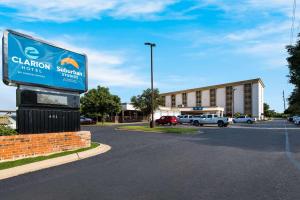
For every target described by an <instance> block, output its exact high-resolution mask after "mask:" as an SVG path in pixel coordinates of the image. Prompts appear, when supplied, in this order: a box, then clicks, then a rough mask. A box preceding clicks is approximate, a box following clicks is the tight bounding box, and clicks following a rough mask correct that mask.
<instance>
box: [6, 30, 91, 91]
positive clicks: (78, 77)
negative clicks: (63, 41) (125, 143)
mask: <svg viewBox="0 0 300 200" xmlns="http://www.w3.org/2000/svg"><path fill="white" fill-rule="evenodd" d="M2 54H3V55H2V57H3V73H2V74H3V82H4V83H5V84H7V85H30V86H39V87H46V88H53V89H59V90H64V91H74V92H80V93H82V92H85V91H87V57H86V55H84V54H80V53H76V52H73V51H70V50H66V49H64V48H61V47H57V46H55V45H53V44H50V43H47V42H45V41H42V40H39V39H35V38H33V37H31V36H28V35H24V34H21V33H18V32H15V31H12V30H6V31H5V32H4V35H3V38H2Z"/></svg>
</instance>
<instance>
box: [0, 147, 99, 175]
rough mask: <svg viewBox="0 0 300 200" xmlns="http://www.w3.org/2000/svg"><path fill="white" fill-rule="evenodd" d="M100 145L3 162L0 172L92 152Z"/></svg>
mask: <svg viewBox="0 0 300 200" xmlns="http://www.w3.org/2000/svg"><path fill="white" fill-rule="evenodd" d="M99 145H100V144H98V143H95V142H92V144H91V146H90V147H87V148H82V149H78V150H74V151H64V152H60V153H55V154H51V155H49V156H38V157H34V158H24V159H20V160H14V161H7V162H3V163H0V170H2V169H8V168H12V167H17V166H20V165H26V164H29V163H34V162H38V161H42V160H47V159H51V158H57V157H61V156H66V155H70V154H73V153H78V152H82V151H86V150H90V149H93V148H96V147H98V146H99Z"/></svg>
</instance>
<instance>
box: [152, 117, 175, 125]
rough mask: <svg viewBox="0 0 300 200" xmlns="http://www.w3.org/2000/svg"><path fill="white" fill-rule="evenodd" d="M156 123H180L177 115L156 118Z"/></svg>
mask: <svg viewBox="0 0 300 200" xmlns="http://www.w3.org/2000/svg"><path fill="white" fill-rule="evenodd" d="M155 124H156V125H166V124H167V125H170V126H171V125H174V126H175V125H176V124H178V120H177V117H175V116H161V117H160V118H159V119H157V120H155Z"/></svg>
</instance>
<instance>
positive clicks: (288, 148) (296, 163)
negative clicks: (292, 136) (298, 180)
mask: <svg viewBox="0 0 300 200" xmlns="http://www.w3.org/2000/svg"><path fill="white" fill-rule="evenodd" d="M284 127H285V155H286V156H287V158H288V159H289V161H290V162H291V163H293V165H294V166H295V167H296V168H297V169H298V170H299V171H300V162H299V161H297V160H295V159H294V158H293V154H292V152H291V146H290V140H289V133H288V131H287V128H286V124H284Z"/></svg>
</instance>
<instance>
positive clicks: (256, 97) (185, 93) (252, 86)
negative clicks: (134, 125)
mask: <svg viewBox="0 0 300 200" xmlns="http://www.w3.org/2000/svg"><path fill="white" fill-rule="evenodd" d="M264 87H265V85H264V83H263V81H262V80H261V79H260V78H257V79H251V80H244V81H238V82H232V83H225V84H219V85H212V86H206V87H200V88H193V89H186V90H180V91H174V92H167V93H162V94H161V96H162V97H163V99H164V105H163V106H164V107H166V108H170V109H175V108H176V109H179V111H180V112H181V114H208V113H209V114H215V113H216V114H219V115H221V116H222V115H224V116H231V115H232V113H233V114H235V113H241V114H244V115H249V116H252V117H257V118H258V119H262V118H263V112H264V107H263V104H264Z"/></svg>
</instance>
